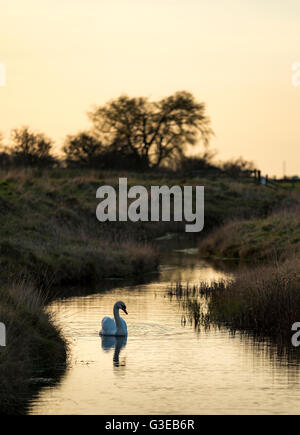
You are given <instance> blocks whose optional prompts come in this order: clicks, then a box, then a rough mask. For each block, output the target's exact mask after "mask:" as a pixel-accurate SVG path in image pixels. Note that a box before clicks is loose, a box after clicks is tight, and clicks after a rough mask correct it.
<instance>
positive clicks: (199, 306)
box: [167, 282, 221, 330]
mask: <svg viewBox="0 0 300 435" xmlns="http://www.w3.org/2000/svg"><path fill="white" fill-rule="evenodd" d="M218 285H219V283H214V284H213V285H210V284H208V283H205V282H202V283H200V284H197V285H196V284H193V285H189V283H187V284H186V285H183V284H182V283H181V282H176V283H175V284H172V285H171V287H170V288H169V289H168V291H167V294H168V296H169V298H170V299H172V298H173V297H175V298H176V300H177V301H178V302H179V304H180V305H181V307H182V309H183V311H184V313H185V314H186V315H187V317H188V321H189V323H190V324H191V325H194V327H195V329H198V330H199V329H200V326H201V325H204V326H205V327H206V328H207V327H209V322H208V316H207V303H206V297H207V296H208V294H209V293H210V292H211V291H213V288H214V287H215V286H218ZM220 285H221V283H220ZM182 323H184V324H185V323H186V316H185V315H183V317H182Z"/></svg>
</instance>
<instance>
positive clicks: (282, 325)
mask: <svg viewBox="0 0 300 435" xmlns="http://www.w3.org/2000/svg"><path fill="white" fill-rule="evenodd" d="M299 270H300V261H299V259H290V260H289V261H287V262H284V263H282V264H278V263H274V264H268V265H259V266H256V267H254V268H253V269H248V268H247V269H245V268H244V269H243V270H242V271H240V272H239V273H237V275H236V276H235V278H234V279H230V280H228V281H219V282H213V283H211V284H206V283H203V284H200V285H198V286H195V285H194V286H189V285H187V286H186V287H185V288H183V287H182V285H181V284H180V283H177V284H176V286H175V288H172V289H171V292H170V294H171V295H172V296H173V295H175V296H176V297H178V299H179V300H181V301H182V304H183V307H185V308H186V309H187V310H188V312H189V314H190V316H191V317H192V318H193V319H194V322H195V324H204V325H206V326H207V325H209V324H211V325H216V326H227V327H229V328H230V330H231V331H232V332H236V331H242V332H245V333H249V334H251V335H254V336H261V337H267V338H271V339H274V340H276V341H277V342H282V343H286V342H288V341H290V339H291V335H292V332H291V327H292V325H293V324H294V323H295V322H299V321H300V272H299Z"/></svg>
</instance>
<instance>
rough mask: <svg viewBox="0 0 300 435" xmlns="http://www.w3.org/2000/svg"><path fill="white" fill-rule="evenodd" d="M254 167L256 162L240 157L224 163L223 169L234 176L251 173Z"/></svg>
mask: <svg viewBox="0 0 300 435" xmlns="http://www.w3.org/2000/svg"><path fill="white" fill-rule="evenodd" d="M254 168H255V165H254V163H253V162H248V161H247V160H244V159H243V157H239V158H237V159H235V160H229V161H228V162H225V163H223V165H222V169H223V171H225V172H227V174H229V175H231V176H233V177H235V176H239V175H243V174H245V175H249V173H250V172H252V171H253V170H254Z"/></svg>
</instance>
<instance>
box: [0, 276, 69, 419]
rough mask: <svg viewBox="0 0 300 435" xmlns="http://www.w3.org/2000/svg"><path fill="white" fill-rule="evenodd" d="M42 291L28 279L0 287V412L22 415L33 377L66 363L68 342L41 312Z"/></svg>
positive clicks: (29, 394) (45, 373) (43, 296)
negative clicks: (1, 335) (0, 328)
mask: <svg viewBox="0 0 300 435" xmlns="http://www.w3.org/2000/svg"><path fill="white" fill-rule="evenodd" d="M45 302H46V297H45V292H44V291H38V290H37V289H36V288H35V287H34V284H33V283H32V282H30V281H28V280H27V279H24V278H23V279H20V280H18V281H14V282H12V283H11V284H10V285H7V286H6V287H4V286H2V287H1V289H0V319H1V321H2V322H3V323H4V324H5V326H6V334H7V338H6V347H1V348H0V412H1V413H4V414H22V413H24V412H25V411H26V409H27V404H28V400H29V398H31V397H32V394H34V393H35V389H34V387H33V386H32V383H31V380H32V378H34V377H43V376H46V377H53V371H54V368H55V367H57V365H60V367H61V368H62V369H64V368H65V364H66V349H67V344H66V342H65V341H64V339H63V337H62V334H61V331H60V330H59V328H58V327H57V325H55V322H54V319H53V318H52V317H51V316H50V315H49V314H48V313H46V312H45V311H44V304H45Z"/></svg>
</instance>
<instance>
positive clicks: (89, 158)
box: [63, 132, 102, 167]
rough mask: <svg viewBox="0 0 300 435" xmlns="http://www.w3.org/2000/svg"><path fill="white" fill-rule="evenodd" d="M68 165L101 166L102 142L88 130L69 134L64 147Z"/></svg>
mask: <svg viewBox="0 0 300 435" xmlns="http://www.w3.org/2000/svg"><path fill="white" fill-rule="evenodd" d="M63 151H64V153H65V156H66V162H67V164H68V166H87V167H99V164H100V163H99V160H100V156H101V151H102V144H101V142H100V141H99V140H97V139H95V138H94V137H93V136H92V135H90V134H89V133H86V132H81V133H78V134H77V135H74V136H68V137H67V140H66V143H65V145H64V147H63Z"/></svg>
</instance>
